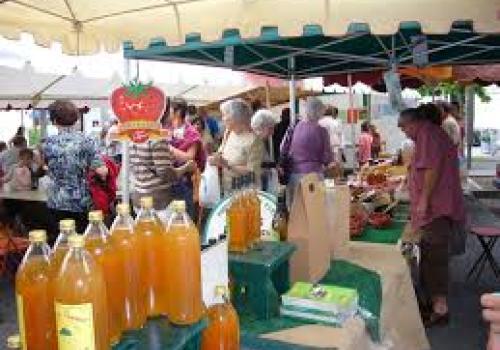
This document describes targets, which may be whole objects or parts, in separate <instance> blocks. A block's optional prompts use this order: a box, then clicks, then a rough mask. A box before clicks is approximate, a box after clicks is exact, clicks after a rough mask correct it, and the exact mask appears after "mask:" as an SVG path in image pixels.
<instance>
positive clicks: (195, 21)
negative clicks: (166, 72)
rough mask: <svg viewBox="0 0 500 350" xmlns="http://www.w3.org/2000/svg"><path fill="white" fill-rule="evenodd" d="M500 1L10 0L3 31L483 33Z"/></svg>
mask: <svg viewBox="0 0 500 350" xmlns="http://www.w3.org/2000/svg"><path fill="white" fill-rule="evenodd" d="M498 6H499V0H460V1H458V0H439V1H436V0H405V1H401V0H384V1H378V0H335V1H333V0H272V1H271V0H169V1H165V0H120V1H117V0H85V1H82V0H44V1H40V0H23V1H19V0H4V1H0V13H1V17H0V35H5V36H7V37H9V38H17V37H18V36H19V34H20V33H21V32H28V33H31V34H33V36H34V37H35V40H36V42H37V43H38V44H41V45H45V46H48V45H49V44H50V43H52V42H54V41H57V42H61V43H62V45H63V49H64V51H65V52H69V53H72V54H88V53H95V52H98V51H99V50H100V49H101V48H102V47H104V48H105V49H106V50H108V51H117V50H118V49H119V48H120V45H121V44H122V42H123V41H125V40H130V41H132V42H133V44H134V47H135V48H136V49H140V48H144V47H146V46H147V45H148V44H149V42H150V40H151V39H154V38H162V39H164V40H165V41H166V42H167V43H168V44H169V45H178V44H182V43H184V42H185V39H186V35H188V34H192V33H197V34H200V36H201V39H202V40H203V41H214V40H217V39H220V38H221V36H222V33H223V31H224V30H225V29H238V30H239V32H240V34H241V36H242V37H244V38H251V37H257V36H259V34H260V30H261V28H262V27H265V26H274V27H277V28H278V30H279V32H280V35H281V36H283V37H293V36H301V35H302V30H303V27H304V26H306V25H310V24H316V25H320V26H321V27H322V30H323V32H324V34H325V35H328V36H330V35H333V36H339V35H343V34H345V33H346V32H347V30H348V28H349V25H350V24H351V23H352V22H358V23H366V24H368V25H369V27H370V30H371V32H372V33H375V34H393V33H395V32H397V30H398V27H399V24H400V23H401V22H402V21H416V22H419V23H420V24H421V25H422V29H423V31H424V32H426V33H447V32H448V31H449V30H450V27H451V25H452V23H453V22H454V21H456V20H458V19H463V20H471V21H473V22H474V25H475V30H476V31H477V32H479V33H488V32H489V33H491V32H496V31H498V28H499V22H498Z"/></svg>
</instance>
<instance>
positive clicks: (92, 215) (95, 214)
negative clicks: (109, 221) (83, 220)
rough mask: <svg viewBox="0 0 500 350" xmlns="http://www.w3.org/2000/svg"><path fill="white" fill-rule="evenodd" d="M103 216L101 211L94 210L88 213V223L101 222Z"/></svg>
mask: <svg viewBox="0 0 500 350" xmlns="http://www.w3.org/2000/svg"><path fill="white" fill-rule="evenodd" d="M102 219H103V216H102V211H100V210H94V211H91V212H89V221H94V222H95V221H102Z"/></svg>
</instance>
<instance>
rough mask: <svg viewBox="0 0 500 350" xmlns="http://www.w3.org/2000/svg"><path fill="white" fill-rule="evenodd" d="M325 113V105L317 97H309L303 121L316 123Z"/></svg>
mask: <svg viewBox="0 0 500 350" xmlns="http://www.w3.org/2000/svg"><path fill="white" fill-rule="evenodd" d="M325 111H326V106H325V104H324V103H323V102H322V101H321V100H320V99H319V98H317V97H314V96H310V97H308V98H307V100H306V106H305V119H306V120H311V121H316V120H319V119H320V118H322V117H323V115H324V114H325Z"/></svg>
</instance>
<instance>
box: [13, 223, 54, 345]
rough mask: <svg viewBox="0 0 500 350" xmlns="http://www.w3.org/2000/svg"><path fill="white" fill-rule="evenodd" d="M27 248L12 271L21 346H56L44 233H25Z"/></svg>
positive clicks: (51, 292) (48, 259) (48, 258)
mask: <svg viewBox="0 0 500 350" xmlns="http://www.w3.org/2000/svg"><path fill="white" fill-rule="evenodd" d="M29 240H30V243H31V244H30V247H29V248H28V250H27V251H26V254H25V255H24V258H23V261H22V262H21V265H20V266H19V269H18V270H17V274H16V301H17V318H18V324H19V332H20V343H21V344H22V347H23V349H29V350H37V349H40V350H51V349H56V333H55V318H54V316H55V315H54V309H53V305H54V304H53V299H54V296H53V287H52V279H51V275H52V271H51V268H50V257H49V254H50V248H49V246H48V245H47V234H46V232H45V231H43V230H37V231H31V232H30V233H29Z"/></svg>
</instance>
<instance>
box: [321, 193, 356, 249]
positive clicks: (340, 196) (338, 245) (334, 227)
mask: <svg viewBox="0 0 500 350" xmlns="http://www.w3.org/2000/svg"><path fill="white" fill-rule="evenodd" d="M350 197H351V195H350V191H349V186H347V185H337V186H334V187H327V188H326V218H327V224H328V236H329V239H330V256H331V257H332V259H333V258H334V257H335V254H336V252H338V251H339V249H342V248H345V246H346V245H347V243H348V242H349V239H350V238H349V215H350V213H349V208H350Z"/></svg>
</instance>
